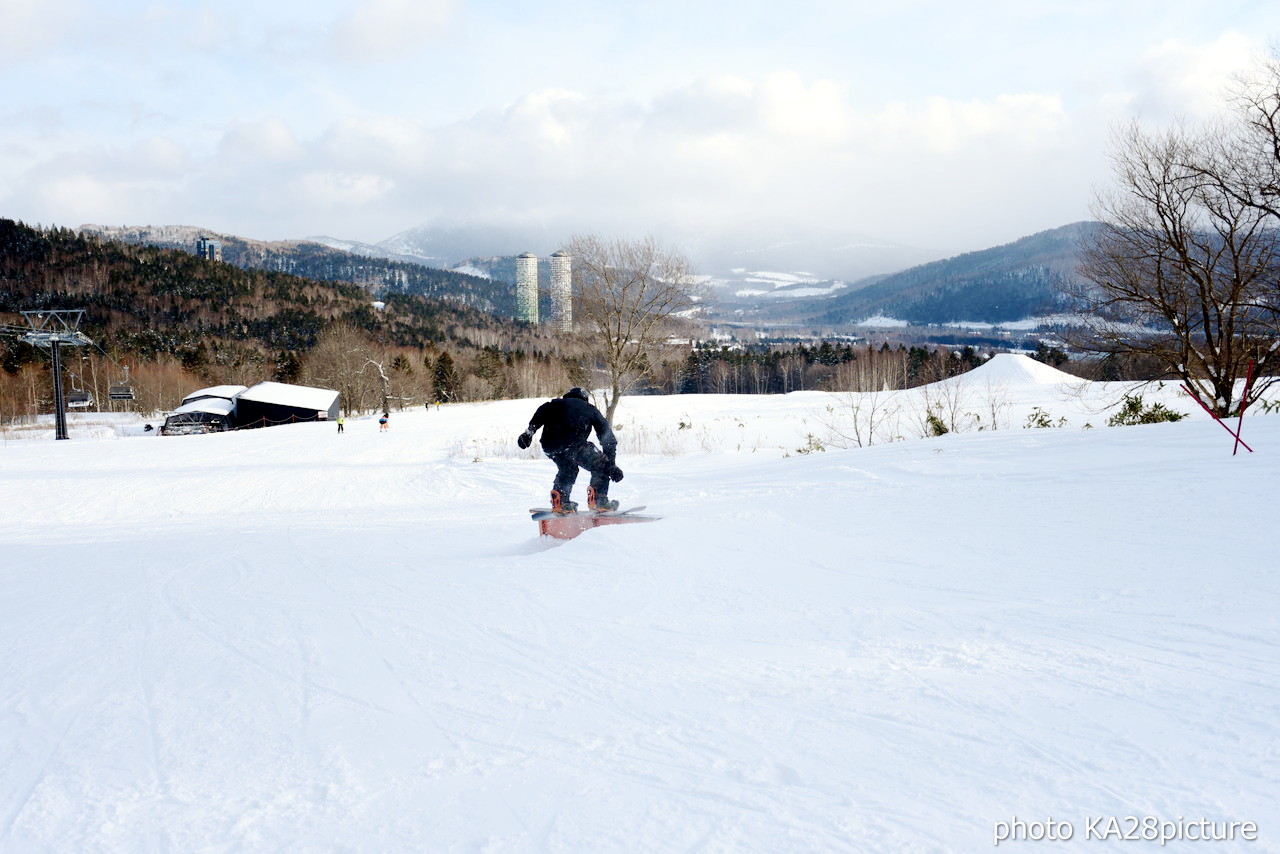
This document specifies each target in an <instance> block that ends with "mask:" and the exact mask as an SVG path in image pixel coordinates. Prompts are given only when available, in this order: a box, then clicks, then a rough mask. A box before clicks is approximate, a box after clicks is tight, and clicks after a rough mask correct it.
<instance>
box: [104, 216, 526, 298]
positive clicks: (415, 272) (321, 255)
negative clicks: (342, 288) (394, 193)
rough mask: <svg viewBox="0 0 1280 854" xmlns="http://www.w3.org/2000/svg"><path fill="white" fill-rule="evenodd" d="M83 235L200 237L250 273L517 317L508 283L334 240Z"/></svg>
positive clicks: (152, 234)
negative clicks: (345, 285) (355, 287)
mask: <svg viewBox="0 0 1280 854" xmlns="http://www.w3.org/2000/svg"><path fill="white" fill-rule="evenodd" d="M80 232H81V233H82V234H92V235H97V236H99V237H103V238H105V239H108V240H119V241H122V242H125V243H132V244H136V245H145V246H158V247H163V248H171V249H181V250H183V251H184V252H191V253H194V252H195V251H196V242H197V241H198V240H199V239H200V238H201V237H209V238H214V239H216V240H218V241H219V242H220V243H221V244H222V260H223V261H225V262H226V263H228V264H234V265H235V266H237V267H241V268H243V269H246V270H266V271H271V272H276V273H289V274H290V275H295V276H302V277H305V278H308V279H315V280H317V281H322V282H349V283H351V284H355V285H359V286H361V287H363V288H365V289H366V290H368V291H369V292H370V293H372V294H374V295H378V296H383V295H386V294H387V293H403V294H418V295H421V296H428V297H432V298H434V299H441V300H447V301H450V302H454V303H457V304H459V305H464V306H468V307H470V308H476V309H479V310H481V311H487V312H489V313H491V314H496V315H498V316H501V317H512V316H514V314H515V292H514V290H513V289H512V288H511V287H510V286H509V285H507V284H505V283H504V282H501V281H494V280H492V279H488V278H484V277H482V276H475V275H468V274H466V273H460V272H455V271H453V270H446V269H440V268H437V267H430V266H425V265H424V263H423V259H410V258H407V257H405V256H399V260H397V259H396V257H375V256H374V255H370V254H363V253H364V252H377V251H383V252H385V250H379V249H378V247H375V246H372V245H369V244H362V243H354V242H350V241H338V240H334V239H332V238H317V239H316V240H314V241H313V240H282V241H262V240H253V239H250V238H245V237H239V236H236V235H232V234H222V233H220V232H216V231H211V230H209V229H204V228H199V227H196V226H186V225H166V226H150V225H148V226H103V225H92V224H89V225H82V226H80ZM319 241H325V242H319ZM348 247H349V248H348ZM387 254H391V253H387Z"/></svg>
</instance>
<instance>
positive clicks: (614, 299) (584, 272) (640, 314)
mask: <svg viewBox="0 0 1280 854" xmlns="http://www.w3.org/2000/svg"><path fill="white" fill-rule="evenodd" d="M564 249H565V251H566V252H568V253H569V256H570V257H571V258H573V281H574V289H575V291H576V306H575V308H574V317H575V319H576V320H577V321H578V322H579V323H580V324H581V326H582V327H584V331H585V332H586V333H587V334H588V335H589V336H591V338H592V340H591V341H590V342H589V343H590V347H591V348H592V349H595V350H597V351H598V352H599V354H600V358H601V361H602V362H603V364H604V368H605V371H606V372H607V373H608V374H609V389H608V391H607V392H606V393H605V417H607V418H608V419H609V420H610V421H612V420H613V414H614V411H615V410H616V409H617V408H618V400H619V399H620V398H621V397H622V395H623V394H625V393H626V392H627V391H628V390H630V389H631V388H632V387H633V386H634V385H635V384H636V383H637V382H638V381H639V380H640V379H641V378H643V377H644V376H646V375H647V374H648V373H649V370H650V366H651V365H653V364H657V363H659V360H658V358H657V355H656V351H657V350H658V349H659V348H660V347H661V345H662V343H663V342H664V341H666V340H667V339H668V338H670V337H671V336H672V335H673V334H674V333H675V332H676V331H677V330H678V329H679V327H680V325H681V322H682V321H684V322H687V321H688V316H689V315H690V314H691V313H692V312H693V311H694V310H695V309H697V308H698V306H699V304H700V303H702V302H703V301H704V300H705V299H706V297H707V291H706V288H705V286H704V285H703V284H702V283H701V280H699V279H697V278H696V277H695V276H694V275H693V273H692V269H691V266H690V263H689V260H688V259H687V258H686V257H685V256H684V255H683V254H681V253H680V252H678V251H676V250H673V249H668V248H665V247H663V246H662V245H660V244H659V243H658V241H657V240H656V239H654V238H653V237H645V238H643V239H641V240H624V239H612V240H607V239H604V238H600V237H597V236H594V235H585V236H577V237H574V238H573V239H572V240H570V241H569V244H568V245H567V246H565V247H564Z"/></svg>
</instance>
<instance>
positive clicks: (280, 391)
mask: <svg viewBox="0 0 1280 854" xmlns="http://www.w3.org/2000/svg"><path fill="white" fill-rule="evenodd" d="M337 397H338V393H337V392H336V391H334V390H333V389H331V388H313V387H312V386H306V385H289V384H287V383H275V382H262V383H258V384H257V385H255V386H253V387H251V388H249V389H248V390H247V391H242V392H241V393H240V400H252V401H255V402H257V403H275V404H278V405H280V406H294V407H297V408H298V409H314V410H317V411H320V410H324V409H328V408H329V407H330V406H332V405H333V402H334V400H335V399H337Z"/></svg>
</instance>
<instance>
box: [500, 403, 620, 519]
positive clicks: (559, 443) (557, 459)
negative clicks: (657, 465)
mask: <svg viewBox="0 0 1280 854" xmlns="http://www.w3.org/2000/svg"><path fill="white" fill-rule="evenodd" d="M538 428H542V452H543V453H544V454H546V455H547V456H548V457H550V458H551V461H552V462H554V463H555V464H556V479H555V483H554V484H553V485H552V487H551V506H552V507H553V508H555V509H557V510H558V511H559V512H561V513H573V512H575V511H576V510H577V509H578V505H577V504H576V503H574V502H573V501H570V500H569V493H570V492H572V491H573V484H574V481H576V480H577V479H578V468H579V467H581V468H584V469H586V470H587V471H589V472H591V486H590V488H589V489H588V491H587V497H588V505H587V506H588V507H590V509H592V510H606V511H607V510H617V509H618V502H616V501H610V500H609V482H610V481H614V482H615V483H616V482H617V481H620V480H622V469H620V468H618V466H617V465H616V464H615V462H614V460H615V458H616V457H617V454H618V440H617V439H616V438H614V435H613V430H612V429H610V427H609V422H608V421H606V420H605V417H604V416H603V415H602V414H600V410H599V409H596V408H595V407H594V406H592V405H591V404H590V403H589V402H588V401H587V393H586V392H585V391H583V390H582V389H580V388H571V389H569V390H568V391H566V392H565V393H564V396H563V397H557V398H555V399H553V400H549V401H547V402H546V403H544V404H542V405H541V406H539V407H538V410H537V411H536V412H534V413H533V418H532V419H531V420H530V421H529V427H528V429H526V430H525V431H524V432H523V433H521V434H520V436H519V438H517V439H516V444H517V445H519V446H520V447H521V448H527V447H529V445H530V444H532V443H533V434H534V433H536V432H537V431H538ZM593 429H594V430H595V431H596V438H598V439H599V440H600V447H601V448H603V449H604V452H603V453H601V451H600V448H597V447H596V446H595V445H593V444H591V442H589V441H588V439H590V437H591V431H592V430H593Z"/></svg>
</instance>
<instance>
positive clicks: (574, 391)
mask: <svg viewBox="0 0 1280 854" xmlns="http://www.w3.org/2000/svg"><path fill="white" fill-rule="evenodd" d="M564 396H565V397H576V398H577V399H578V400H586V399H587V393H586V392H585V391H583V390H582V389H580V388H578V387H577V386H574V387H573V388H571V389H569V390H568V391H566V392H565V393H564Z"/></svg>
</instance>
